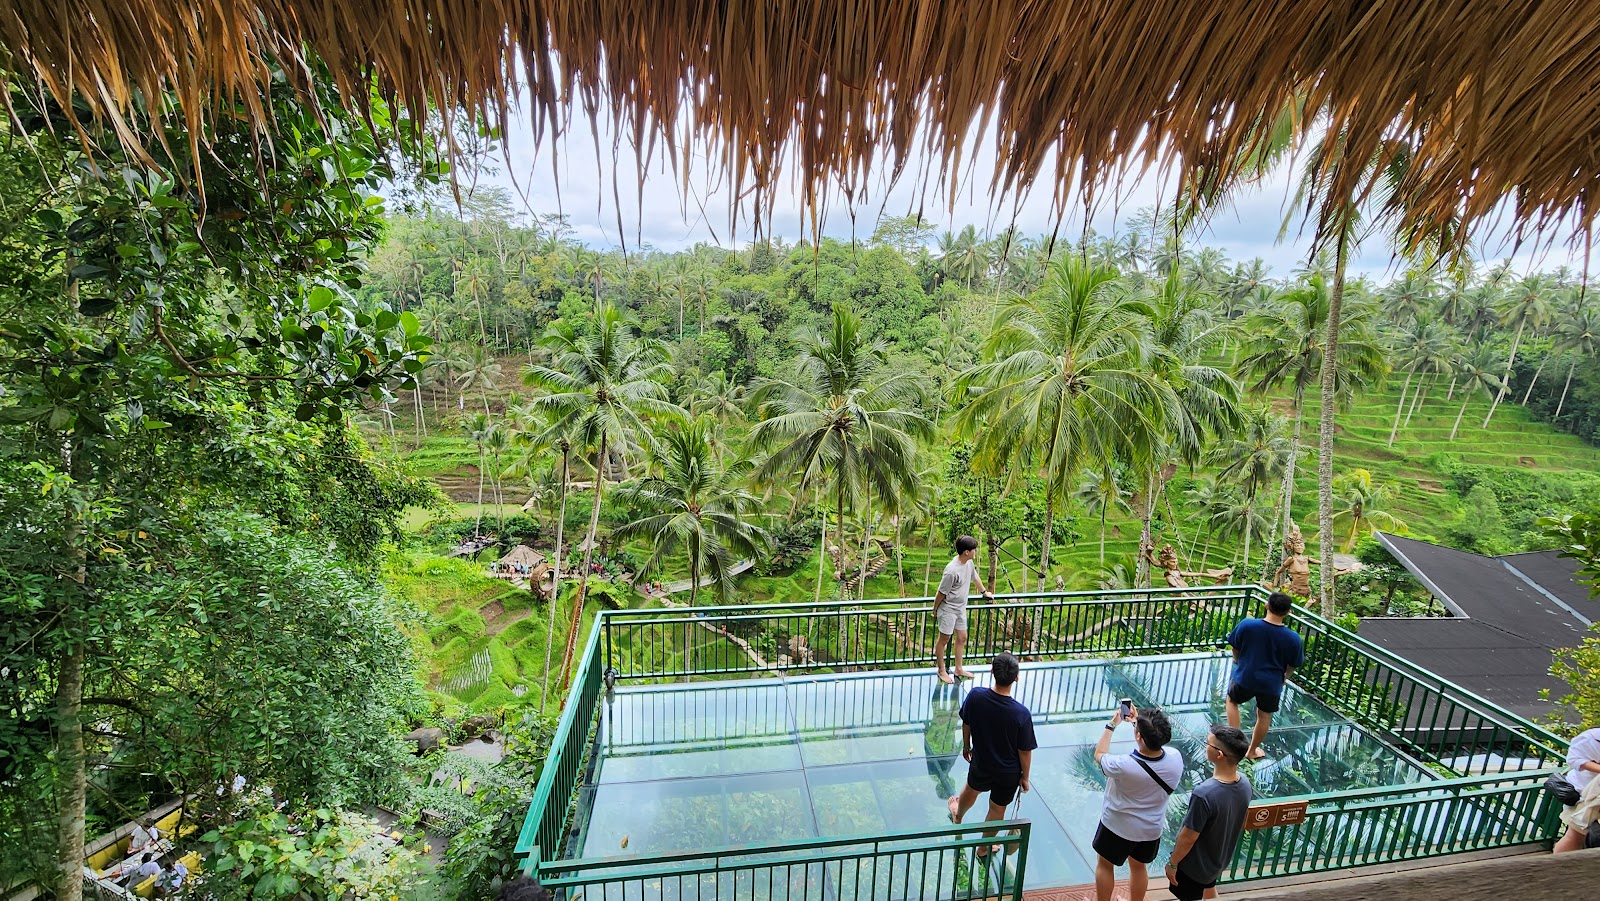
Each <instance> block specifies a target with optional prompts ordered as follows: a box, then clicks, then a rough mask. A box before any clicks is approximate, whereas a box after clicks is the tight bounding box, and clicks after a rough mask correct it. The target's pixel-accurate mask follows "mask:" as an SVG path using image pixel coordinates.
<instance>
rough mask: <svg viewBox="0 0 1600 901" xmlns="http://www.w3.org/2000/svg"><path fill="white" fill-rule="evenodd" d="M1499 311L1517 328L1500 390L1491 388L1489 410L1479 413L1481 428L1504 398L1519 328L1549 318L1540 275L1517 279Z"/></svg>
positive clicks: (1518, 343) (1505, 321) (1505, 322)
mask: <svg viewBox="0 0 1600 901" xmlns="http://www.w3.org/2000/svg"><path fill="white" fill-rule="evenodd" d="M1499 313H1500V322H1501V324H1502V325H1506V326H1510V325H1512V324H1513V323H1515V324H1516V327H1517V331H1516V334H1514V335H1513V336H1512V338H1511V353H1510V354H1509V355H1508V356H1507V357H1506V369H1505V375H1503V376H1501V377H1500V390H1499V391H1497V392H1495V395H1494V400H1492V401H1490V402H1489V413H1488V415H1486V416H1484V417H1483V426H1482V428H1485V429H1486V428H1488V427H1489V420H1490V419H1492V418H1494V411H1495V408H1496V407H1498V406H1500V401H1502V400H1504V399H1505V396H1506V388H1507V386H1509V385H1510V384H1511V369H1512V367H1514V366H1516V365H1517V349H1518V348H1519V347H1520V346H1521V345H1522V333H1523V331H1524V330H1525V329H1527V327H1528V326H1530V325H1531V326H1533V327H1534V328H1535V329H1537V328H1539V327H1540V326H1542V325H1544V323H1545V320H1547V319H1549V318H1550V296H1549V292H1548V291H1547V290H1546V289H1545V284H1544V279H1543V278H1542V277H1541V276H1538V275H1530V276H1528V277H1527V278H1524V279H1522V280H1521V281H1520V282H1518V283H1517V286H1516V288H1514V289H1513V290H1512V291H1511V293H1510V294H1508V295H1506V297H1505V299H1504V300H1503V301H1501V304H1500V309H1499Z"/></svg>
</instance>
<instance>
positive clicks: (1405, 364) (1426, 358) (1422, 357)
mask: <svg viewBox="0 0 1600 901" xmlns="http://www.w3.org/2000/svg"><path fill="white" fill-rule="evenodd" d="M1392 343H1393V345H1394V359H1395V361H1396V365H1397V366H1398V367H1399V368H1402V369H1404V370H1405V371H1406V380H1405V383H1404V384H1402V385H1401V386H1400V402H1399V403H1398V404H1397V405H1396V406H1395V410H1394V424H1393V425H1391V426H1390V427H1389V444H1388V446H1389V447H1394V439H1395V436H1396V435H1397V434H1399V432H1400V414H1401V413H1403V412H1405V409H1406V395H1407V394H1408V393H1409V392H1410V390H1411V380H1412V379H1413V378H1415V377H1416V376H1417V375H1418V374H1419V373H1420V374H1422V375H1423V376H1424V377H1429V376H1435V375H1438V374H1439V373H1441V372H1446V371H1448V370H1449V369H1450V364H1451V361H1452V360H1453V359H1454V358H1455V356H1456V344H1455V337H1454V336H1453V335H1452V334H1451V333H1450V327H1449V326H1447V325H1445V324H1444V323H1443V322H1441V321H1439V320H1437V319H1428V318H1414V319H1412V320H1410V321H1409V322H1408V323H1407V324H1406V326H1405V328H1403V329H1402V330H1401V331H1399V332H1397V333H1395V335H1394V336H1393V338H1392ZM1422 394H1423V389H1422V388H1421V387H1420V386H1419V387H1418V389H1417V397H1414V398H1412V401H1411V409H1412V410H1413V411H1414V410H1415V409H1416V406H1417V403H1418V401H1419V400H1420V399H1421V395H1422ZM1405 417H1406V422H1407V423H1408V424H1409V423H1410V422H1411V414H1410V413H1406V414H1405Z"/></svg>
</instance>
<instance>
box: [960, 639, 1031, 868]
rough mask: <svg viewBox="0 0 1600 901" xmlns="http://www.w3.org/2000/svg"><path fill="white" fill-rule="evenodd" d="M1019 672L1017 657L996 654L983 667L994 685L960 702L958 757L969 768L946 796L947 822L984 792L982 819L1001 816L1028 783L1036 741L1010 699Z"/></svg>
mask: <svg viewBox="0 0 1600 901" xmlns="http://www.w3.org/2000/svg"><path fill="white" fill-rule="evenodd" d="M1020 670H1021V665H1020V664H1018V663H1017V658H1015V657H1013V656H1012V655H1010V654H1007V653H1001V654H1000V655H999V656H997V657H995V658H994V662H993V663H992V664H991V665H990V667H989V672H990V673H991V674H993V676H994V688H993V689H988V688H974V689H972V691H971V692H970V693H968V694H967V699H966V700H965V701H963V702H962V703H961V756H962V757H965V758H966V760H967V763H968V764H969V765H970V766H969V768H968V770H967V784H966V786H965V787H964V788H962V789H961V794H959V795H956V796H954V797H952V798H951V799H950V822H952V823H959V822H961V818H962V817H964V816H966V815H967V811H969V810H971V809H972V805H974V804H976V803H978V796H979V795H981V794H983V793H984V792H988V793H989V816H988V817H986V819H990V820H1003V819H1005V817H1006V805H1007V804H1010V803H1011V799H1012V798H1015V797H1016V796H1017V790H1018V789H1021V790H1022V791H1027V790H1028V789H1029V787H1030V786H1029V785H1028V771H1029V769H1030V768H1031V767H1032V765H1033V749H1034V748H1037V747H1039V742H1038V741H1037V740H1036V739H1035V738H1034V737H1033V714H1031V713H1029V712H1028V708H1026V707H1024V706H1022V705H1021V704H1020V703H1018V702H1017V701H1016V699H1014V698H1012V697H1011V689H1012V687H1013V686H1015V685H1016V683H1017V673H1018V672H1019V671H1020ZM994 834H995V830H992V829H991V830H988V831H986V832H984V835H985V836H987V837H993V836H994ZM995 847H998V846H995ZM989 850H994V848H989V849H981V848H980V849H979V854H978V856H979V857H984V856H986V854H987V852H988V851H989Z"/></svg>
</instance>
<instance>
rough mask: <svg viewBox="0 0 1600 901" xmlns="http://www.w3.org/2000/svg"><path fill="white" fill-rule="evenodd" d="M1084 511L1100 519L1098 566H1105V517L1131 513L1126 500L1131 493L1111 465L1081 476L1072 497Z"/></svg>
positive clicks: (1098, 467)
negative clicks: (1118, 512) (1113, 513)
mask: <svg viewBox="0 0 1600 901" xmlns="http://www.w3.org/2000/svg"><path fill="white" fill-rule="evenodd" d="M1073 496H1074V497H1076V498H1077V499H1078V503H1080V504H1082V505H1083V507H1084V509H1085V510H1086V511H1088V512H1089V513H1091V514H1094V515H1096V516H1099V517H1100V565H1101V566H1105V565H1106V516H1107V515H1109V514H1110V513H1111V512H1113V511H1121V512H1124V513H1131V512H1133V508H1132V507H1130V506H1129V505H1128V499H1129V498H1131V497H1133V492H1132V491H1130V490H1129V489H1127V488H1124V487H1122V485H1121V484H1120V482H1119V480H1118V478H1117V469H1116V467H1115V466H1113V465H1110V464H1108V465H1105V466H1096V467H1094V468H1093V469H1090V470H1089V471H1088V472H1087V473H1085V474H1084V476H1083V481H1081V482H1079V483H1078V490H1077V492H1076V493H1075V494H1074V495H1073Z"/></svg>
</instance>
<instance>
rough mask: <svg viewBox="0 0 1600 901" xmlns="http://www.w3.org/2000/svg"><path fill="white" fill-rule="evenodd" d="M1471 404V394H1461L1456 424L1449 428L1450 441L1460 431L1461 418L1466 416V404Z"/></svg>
mask: <svg viewBox="0 0 1600 901" xmlns="http://www.w3.org/2000/svg"><path fill="white" fill-rule="evenodd" d="M1470 403H1472V392H1471V391H1462V392H1461V409H1460V410H1458V411H1456V424H1455V425H1453V426H1451V427H1450V440H1451V441H1454V440H1456V432H1459V431H1461V417H1463V416H1465V415H1467V404H1470Z"/></svg>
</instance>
